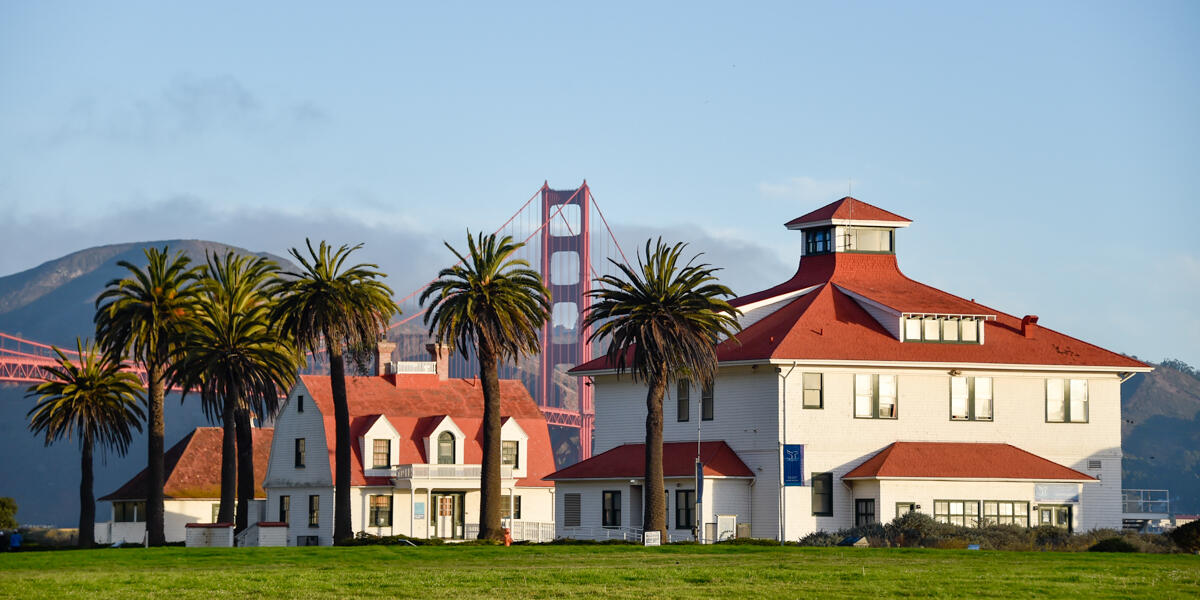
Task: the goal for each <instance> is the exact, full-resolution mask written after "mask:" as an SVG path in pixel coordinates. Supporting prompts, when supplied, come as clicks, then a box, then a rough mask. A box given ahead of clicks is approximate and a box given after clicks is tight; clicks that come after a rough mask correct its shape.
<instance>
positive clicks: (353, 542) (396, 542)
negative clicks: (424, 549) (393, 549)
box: [334, 531, 445, 546]
mask: <svg viewBox="0 0 1200 600" xmlns="http://www.w3.org/2000/svg"><path fill="white" fill-rule="evenodd" d="M444 543H445V542H443V541H442V540H440V539H438V538H432V539H424V538H413V537H408V536H407V535H387V536H382V537H381V536H378V535H371V534H369V533H367V532H365V531H360V532H358V533H356V534H354V537H353V538H350V539H348V540H342V541H340V542H336V543H335V544H334V545H336V546H408V545H413V546H440V545H442V544H444Z"/></svg>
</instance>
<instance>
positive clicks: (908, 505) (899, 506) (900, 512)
mask: <svg viewBox="0 0 1200 600" xmlns="http://www.w3.org/2000/svg"><path fill="white" fill-rule="evenodd" d="M916 511H917V503H916V502H897V503H896V516H897V517H903V516H904V515H907V514H908V513H910V512H916Z"/></svg>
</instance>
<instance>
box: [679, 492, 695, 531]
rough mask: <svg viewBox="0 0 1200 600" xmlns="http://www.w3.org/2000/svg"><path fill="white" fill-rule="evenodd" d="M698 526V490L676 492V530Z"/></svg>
mask: <svg viewBox="0 0 1200 600" xmlns="http://www.w3.org/2000/svg"><path fill="white" fill-rule="evenodd" d="M695 525H696V490H675V529H691V528H692V527H695Z"/></svg>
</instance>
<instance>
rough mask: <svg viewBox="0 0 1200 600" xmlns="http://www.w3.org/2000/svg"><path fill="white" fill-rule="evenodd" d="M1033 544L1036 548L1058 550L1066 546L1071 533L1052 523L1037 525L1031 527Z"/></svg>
mask: <svg viewBox="0 0 1200 600" xmlns="http://www.w3.org/2000/svg"><path fill="white" fill-rule="evenodd" d="M1032 532H1033V546H1034V548H1036V549H1038V550H1058V549H1062V548H1064V547H1065V546H1066V544H1067V541H1068V540H1070V539H1071V534H1070V532H1068V531H1067V530H1066V529H1062V528H1060V527H1055V526H1053V525H1039V526H1037V527H1034V528H1033V529H1032Z"/></svg>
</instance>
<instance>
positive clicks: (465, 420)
mask: <svg viewBox="0 0 1200 600" xmlns="http://www.w3.org/2000/svg"><path fill="white" fill-rule="evenodd" d="M394 348H395V346H394V345H392V344H389V343H383V344H380V355H381V356H384V357H390V353H391V351H392V350H393V349H394ZM431 351H432V347H431ZM377 364H379V365H381V369H380V371H381V372H380V373H379V374H377V375H375V376H370V377H349V376H348V377H346V394H347V402H348V404H349V410H350V435H351V438H352V439H353V441H354V443H353V451H352V453H351V461H350V462H351V476H350V479H351V485H352V489H351V515H352V522H353V527H354V531H355V532H362V531H365V532H367V533H370V534H372V535H380V536H388V535H406V536H410V537H419V538H435V537H436V538H445V539H470V538H474V537H475V535H476V534H477V532H478V529H477V528H478V523H479V479H480V461H481V460H482V457H483V449H482V446H481V444H482V441H483V428H482V425H483V391H482V388H481V387H480V383H479V381H478V380H467V379H448V378H447V377H446V373H447V365H448V362H447V356H446V355H445V353H444V351H443V352H442V353H441V354H440V355H438V356H437V357H436V360H435V361H433V362H418V363H390V362H387V360H386V358H385V359H384V360H379V361H377ZM500 393H501V401H500V404H501V409H500V410H501V415H502V416H503V428H502V430H501V435H502V440H503V441H502V449H503V457H502V463H503V466H502V473H501V477H502V487H503V499H502V506H503V509H502V513H503V515H504V518H505V522H506V525H507V526H510V527H511V528H512V530H513V535H514V537H515V538H516V539H533V540H546V541H548V540H549V539H551V538H552V537H553V521H554V508H553V507H554V499H553V498H554V486H553V484H551V483H548V482H546V481H543V480H542V478H543V477H545V476H546V475H548V474H549V473H550V472H552V471H553V470H554V456H553V452H552V449H551V446H550V434H549V431H548V430H547V428H546V421H545V419H544V417H543V416H542V413H541V411H539V410H538V407H537V404H535V403H534V401H533V399H532V398H531V397H530V395H529V392H528V391H527V390H526V389H525V386H524V384H522V383H521V382H520V381H517V380H501V381H500ZM334 440H335V429H334V416H333V397H332V393H331V390H330V379H329V377H327V376H315V375H302V376H301V377H300V380H299V381H298V382H297V383H296V386H295V387H294V388H293V389H292V390H291V392H290V393H289V394H288V398H287V401H286V403H285V405H284V406H283V408H282V409H281V410H280V412H279V415H278V416H277V417H276V420H275V439H274V444H273V446H272V449H271V457H270V462H269V465H268V468H267V473H266V478H265V481H264V483H263V487H264V488H266V492H267V507H268V508H267V514H268V517H270V519H271V520H272V521H278V522H285V523H288V545H329V544H332V543H333V508H334V507H333V465H334V462H335V457H334V449H335V445H334Z"/></svg>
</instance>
